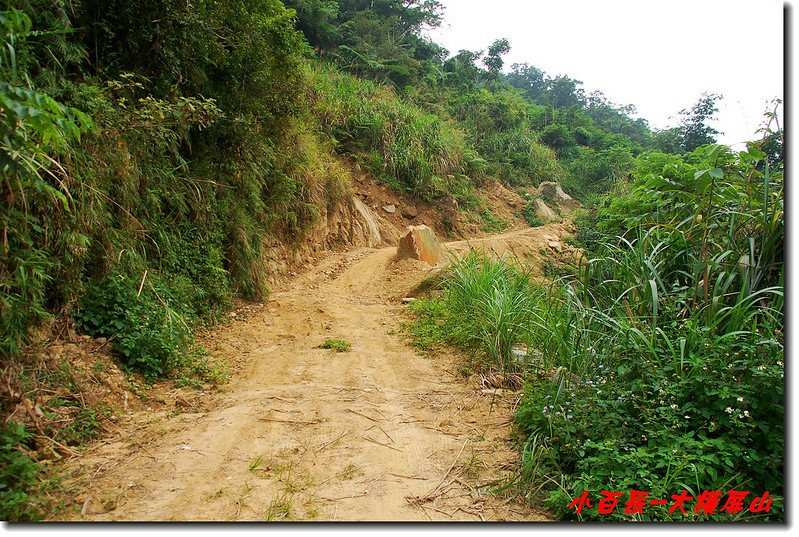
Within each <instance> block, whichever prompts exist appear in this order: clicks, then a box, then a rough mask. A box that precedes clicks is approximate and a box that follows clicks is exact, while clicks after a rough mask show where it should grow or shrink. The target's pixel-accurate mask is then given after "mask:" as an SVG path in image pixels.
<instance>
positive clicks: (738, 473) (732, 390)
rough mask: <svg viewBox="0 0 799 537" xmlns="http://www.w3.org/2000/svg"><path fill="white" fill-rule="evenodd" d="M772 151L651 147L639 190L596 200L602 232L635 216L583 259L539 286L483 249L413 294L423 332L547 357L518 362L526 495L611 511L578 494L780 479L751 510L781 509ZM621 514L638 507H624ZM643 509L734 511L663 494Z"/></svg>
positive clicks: (749, 485)
mask: <svg viewBox="0 0 799 537" xmlns="http://www.w3.org/2000/svg"><path fill="white" fill-rule="evenodd" d="M764 158H765V154H763V153H762V152H760V151H759V150H757V149H756V148H754V147H752V148H750V149H749V150H747V151H744V152H740V153H737V154H732V153H730V152H729V151H728V150H726V149H725V148H721V147H706V148H703V149H701V150H699V151H697V152H695V153H694V154H692V155H689V156H688V157H687V159H688V160H689V161H690V163H688V162H686V163H683V164H682V165H677V166H674V165H669V166H665V167H663V166H660V165H657V164H653V163H654V162H657V161H658V160H663V159H665V160H667V161H669V162H670V163H673V164H679V162H673V161H674V158H673V157H668V158H666V157H660V156H657V155H654V156H651V157H646V158H642V159H641V160H639V165H638V167H637V169H636V170H635V171H634V175H635V176H636V177H638V179H637V181H636V183H634V184H633V185H632V189H631V192H630V194H629V196H630V197H631V198H632V199H620V200H616V201H614V202H613V203H610V204H608V205H606V206H605V207H603V208H600V209H599V211H598V213H599V215H600V216H599V220H600V222H601V223H602V225H603V227H604V228H605V229H604V231H603V233H604V234H607V233H610V230H611V229H617V230H618V229H621V228H622V227H624V226H630V227H629V230H627V232H626V233H625V236H622V237H616V238H615V240H612V241H603V240H602V237H601V236H598V237H595V238H594V240H592V243H591V255H590V259H589V262H588V263H587V264H585V265H581V266H580V267H579V269H578V270H577V272H576V273H574V274H571V275H568V276H564V277H562V278H561V279H559V280H557V281H555V282H554V283H553V284H551V285H550V286H547V287H541V286H533V285H531V284H530V282H529V280H528V279H527V278H525V277H523V273H522V272H519V271H518V270H517V269H515V268H513V267H512V266H509V265H506V264H505V263H503V262H502V261H489V260H485V259H481V258H479V257H478V256H475V255H474V254H472V255H471V256H469V257H467V258H466V259H464V260H463V261H462V262H459V263H457V264H455V265H454V266H453V268H452V271H451V273H450V274H449V275H448V276H447V278H446V279H445V280H444V288H443V295H442V297H441V298H440V299H439V300H438V302H434V303H430V304H428V305H426V304H422V305H420V306H418V307H416V308H415V309H416V310H417V311H418V312H420V317H419V320H418V325H416V327H412V330H411V331H412V333H415V334H417V337H422V338H425V339H426V340H430V339H436V338H440V339H443V340H445V341H447V342H449V343H452V344H456V345H458V346H461V347H464V348H467V349H473V350H476V351H477V352H478V353H480V354H482V355H484V356H487V357H490V358H491V360H492V363H493V364H503V363H512V362H511V361H510V360H509V358H510V354H511V353H510V349H511V348H512V345H514V344H516V343H524V344H526V345H527V348H528V355H529V354H530V353H531V352H533V353H536V354H538V355H539V356H540V361H539V362H538V365H537V367H536V368H534V369H532V370H531V369H522V371H524V372H526V373H527V377H526V378H527V386H526V388H525V395H524V397H523V398H522V400H521V402H520V405H519V407H518V411H517V413H516V416H515V417H516V421H517V423H518V425H519V430H520V433H521V436H522V438H523V441H522V457H521V467H520V469H519V472H518V474H517V476H516V481H515V483H514V484H513V486H514V487H515V488H516V490H517V491H519V492H520V493H521V494H523V495H524V496H526V497H528V498H529V499H531V500H535V501H544V502H545V503H546V505H548V506H549V507H551V508H552V509H553V510H554V511H555V512H556V513H557V514H558V515H559V516H561V517H566V518H572V517H575V516H576V517H577V518H581V519H585V518H602V519H607V517H605V516H603V515H599V514H598V512H597V511H596V510H595V509H594V510H584V511H583V512H582V513H581V514H580V515H576V514H575V511H574V509H570V508H568V505H569V503H570V502H571V500H572V499H573V498H577V497H579V496H581V495H582V494H583V493H584V492H588V493H589V494H590V495H592V496H591V497H593V498H594V501H596V500H597V499H598V497H599V495H600V493H601V491H603V490H609V491H618V492H623V493H627V492H629V491H630V490H631V489H636V490H641V491H648V492H650V493H651V497H652V498H663V499H666V500H668V499H669V498H670V495H672V494H678V493H679V492H681V491H683V490H685V491H688V494H690V495H691V496H693V497H694V498H695V497H697V496H698V495H699V494H700V493H702V491H705V490H707V491H716V490H720V491H723V492H725V493H726V492H727V491H729V490H733V489H734V490H748V491H751V492H752V493H753V495H752V497H750V501H751V500H752V499H753V497H754V496H760V495H762V494H763V493H764V492H765V491H769V493H770V495H771V496H772V497H773V502H774V503H773V505H772V507H771V512H770V513H761V514H759V515H755V514H751V513H748V512H744V513H742V514H740V515H739V517H740V518H747V517H760V518H763V517H765V518H768V519H773V520H779V519H782V517H783V513H784V500H783V494H784V417H785V405H784V393H785V392H784V388H785V386H784V343H783V308H784V297H783V295H784V275H783V270H784V268H783V260H782V243H783V234H784V231H783V224H782V219H783V201H782V199H783V187H782V175H781V173H773V174H772V173H770V172H769V169H768V168H766V167H765V166H763V167H761V166H760V164H761V163H762V162H763V159H764ZM678 160H680V159H678ZM667 173H668V174H669V176H668V177H667V176H666V174H667ZM648 207H654V208H655V211H653V212H648V211H647V208H648ZM614 226H618V227H614ZM604 236H605V237H607V236H608V235H604ZM439 323H443V324H439ZM611 518H616V519H626V520H629V519H630V518H631V517H630V516H629V515H625V513H624V510H623V509H619V510H616V511H615V513H614V515H613V517H611ZM632 518H635V519H640V520H692V519H712V520H729V519H730V515H729V514H727V513H718V512H717V513H716V514H701V515H699V514H697V513H695V512H694V511H692V512H691V514H688V515H685V516H684V515H683V514H682V512H680V511H676V512H675V513H668V509H667V508H664V509H659V508H658V507H651V508H650V509H649V510H648V511H646V512H645V514H642V515H634V516H633V517H632Z"/></svg>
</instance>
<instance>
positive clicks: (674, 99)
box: [430, 0, 784, 145]
mask: <svg viewBox="0 0 799 537" xmlns="http://www.w3.org/2000/svg"><path fill="white" fill-rule="evenodd" d="M441 2H442V3H443V4H444V5H445V7H446V11H445V13H444V24H443V25H442V27H441V28H437V29H435V30H433V31H431V32H430V36H431V37H432V39H433V40H434V41H436V42H437V43H439V44H441V45H442V46H444V47H446V48H447V49H448V50H449V51H450V54H455V53H457V52H458V51H459V50H461V49H468V50H486V49H487V48H488V46H489V45H490V44H491V43H492V42H493V41H494V40H495V39H498V38H501V37H506V38H508V40H509V41H510V45H511V51H510V53H509V54H508V55H507V56H505V70H507V69H508V68H509V67H510V65H511V64H513V63H517V62H518V63H523V62H527V63H529V64H531V65H534V66H536V67H538V68H539V69H542V70H543V71H545V72H546V73H547V74H548V75H549V76H556V75H560V74H563V75H568V76H570V77H572V78H575V79H577V80H581V81H582V82H583V87H584V88H585V89H586V92H590V91H592V90H594V89H599V90H601V91H602V92H603V93H604V94H605V96H606V97H607V98H608V99H610V100H611V101H613V102H615V103H617V104H633V105H635V106H636V108H637V109H638V115H639V116H640V117H643V118H645V119H646V120H648V121H649V124H650V125H651V126H652V127H656V128H665V127H670V126H674V125H676V124H677V122H678V120H677V116H678V113H679V111H680V110H681V109H683V108H690V107H691V106H692V105H693V104H694V103H695V102H696V101H697V99H698V98H699V96H700V94H701V93H702V92H703V91H707V92H715V93H721V94H723V95H724V99H723V100H722V101H721V102H720V103H719V108H720V111H719V114H718V119H719V121H718V122H716V123H714V124H713V126H714V127H715V128H716V129H718V130H720V131H722V132H723V133H724V134H723V135H721V136H719V141H720V142H721V143H725V144H728V145H734V144H737V143H740V142H743V141H746V140H750V139H753V138H755V137H756V136H755V131H756V130H757V129H758V128H759V127H760V126H761V125H762V118H763V112H764V110H765V108H766V104H767V102H768V101H770V100H771V99H772V98H774V97H779V98H781V99H784V96H783V56H784V54H783V47H784V38H783V3H782V2H780V1H779V0H748V1H744V0H668V1H658V2H655V1H652V0H527V1H525V0H441Z"/></svg>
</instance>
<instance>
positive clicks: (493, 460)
mask: <svg viewBox="0 0 799 537" xmlns="http://www.w3.org/2000/svg"><path fill="white" fill-rule="evenodd" d="M569 233H570V231H569V229H568V228H567V226H565V225H562V224H553V225H551V226H545V227H542V228H534V229H530V228H528V229H526V230H517V231H512V232H509V233H505V234H502V235H498V236H495V237H491V238H483V239H476V240H470V241H462V242H456V243H449V244H448V245H446V246H447V249H448V250H449V251H450V252H451V254H452V255H453V256H461V255H464V254H465V253H466V252H467V251H469V250H470V249H482V250H484V251H489V252H493V253H494V254H496V255H504V253H507V254H509V255H510V254H513V255H518V256H520V257H529V256H537V255H539V253H538V250H539V249H542V248H543V249H549V250H551V251H552V252H555V251H557V250H558V248H560V249H561V250H565V247H566V245H565V244H563V242H562V240H563V238H564V237H567V236H569ZM556 242H557V243H558V244H559V245H560V246H559V247H556V246H555V243H556ZM395 251H396V249H395V248H390V247H389V248H381V249H371V248H362V249H359V250H356V251H353V252H344V253H338V254H332V255H329V256H328V257H327V258H326V259H324V260H322V261H321V262H318V263H316V264H313V265H312V266H310V267H309V268H308V269H306V270H304V271H302V272H300V273H298V274H297V275H296V277H295V278H294V279H293V280H292V281H290V282H285V283H284V284H282V285H281V286H280V287H278V288H277V289H276V291H275V292H274V293H273V294H272V296H271V297H270V300H269V302H268V303H267V304H264V305H263V307H257V306H247V308H248V309H246V311H243V310H242V311H241V313H237V314H236V316H235V317H234V318H233V319H232V321H233V322H231V323H230V324H229V325H227V326H223V327H219V328H218V329H216V330H214V331H212V332H211V333H210V334H208V335H207V338H206V339H207V342H208V343H207V347H208V348H209V350H210V351H211V352H212V353H214V354H215V355H216V356H218V357H220V358H221V359H223V360H225V361H226V362H227V363H229V364H230V367H231V369H232V377H231V379H230V382H229V383H228V384H227V385H226V386H225V387H224V388H223V389H222V390H220V391H219V392H217V393H213V392H208V393H205V394H201V395H198V396H197V397H199V398H201V402H199V403H198V404H188V405H174V406H166V407H162V408H153V407H150V408H146V407H144V408H142V407H138V408H133V407H128V409H127V412H125V413H124V414H123V417H122V418H121V419H119V420H118V422H117V424H116V426H115V427H116V429H118V430H117V431H116V433H115V434H113V435H109V436H108V437H106V438H105V439H104V440H103V441H101V442H96V443H95V444H93V445H92V446H91V447H90V448H89V449H88V451H87V452H86V453H84V454H82V455H81V456H80V457H74V458H72V459H71V460H69V461H68V462H66V463H65V464H64V465H63V467H62V469H61V472H62V473H63V474H64V475H66V476H69V478H68V479H67V482H66V483H67V487H68V489H69V490H71V491H72V492H71V498H69V499H68V501H67V502H66V503H67V504H68V507H69V510H68V514H67V515H57V516H56V515H54V516H52V519H53V520H56V519H58V520H63V519H69V520H90V521H117V520H137V521H171V520H180V521H186V520H206V521H210V520H213V521H228V520H250V521H263V520H284V519H289V520H323V521H333V520H353V521H355V520H378V521H395V520H416V521H427V520H440V521H453V520H456V521H467V520H475V521H479V520H505V521H530V520H533V521H542V520H548V519H549V517H548V516H547V514H546V513H545V512H544V511H539V510H534V509H530V508H529V507H525V506H522V505H520V504H517V503H515V502H514V501H505V500H503V499H502V498H501V497H498V496H495V495H492V494H490V490H491V489H492V484H494V483H496V482H497V480H501V479H503V478H506V477H508V476H509V475H510V473H511V472H512V470H513V469H514V467H515V464H516V461H517V457H518V451H517V448H516V447H515V446H514V445H513V443H512V442H511V438H510V434H511V417H512V411H513V409H514V407H515V405H516V404H517V403H518V399H519V397H520V394H519V393H518V392H514V391H509V390H485V389H484V388H485V387H484V386H482V385H481V384H480V383H479V381H478V380H477V379H475V378H471V379H464V378H463V377H462V376H461V375H460V373H459V372H458V368H459V366H460V365H461V361H460V359H459V358H458V357H457V356H454V355H450V354H446V353H445V354H439V355H428V356H424V355H420V354H419V353H418V352H416V351H415V350H414V348H413V347H412V346H411V344H410V341H408V338H407V337H406V336H405V335H404V333H403V331H402V323H403V322H405V321H407V320H409V319H410V314H409V312H408V309H407V306H406V305H404V304H403V302H402V298H403V297H405V296H407V293H408V292H409V290H411V289H413V288H414V287H415V286H417V285H418V284H419V282H421V281H422V280H423V279H424V278H425V277H427V276H429V275H430V274H431V268H430V267H429V266H428V265H427V264H425V263H422V262H419V261H415V260H411V259H405V260H401V261H397V260H395V258H394V257H395ZM327 338H338V339H344V340H346V341H348V342H349V343H350V344H351V347H352V348H351V350H350V351H349V352H338V353H337V352H335V351H333V350H329V349H322V348H320V345H321V344H322V343H323V342H324V341H325V340H326V339H327Z"/></svg>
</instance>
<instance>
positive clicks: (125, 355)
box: [73, 273, 191, 378]
mask: <svg viewBox="0 0 799 537" xmlns="http://www.w3.org/2000/svg"><path fill="white" fill-rule="evenodd" d="M148 278H149V280H148ZM139 288H141V291H139V290H138V289H139ZM170 293H171V291H170V289H169V288H168V287H165V286H164V285H163V283H162V281H161V280H160V278H158V277H157V276H156V277H153V276H149V275H145V277H143V278H141V280H140V281H137V280H134V279H133V278H131V277H130V276H127V275H125V274H121V273H111V274H109V275H108V276H106V277H105V278H103V280H101V281H100V282H99V283H96V284H94V283H91V284H89V285H88V286H87V288H86V294H85V295H84V296H83V298H82V300H81V302H80V305H79V308H78V310H77V311H76V312H75V313H74V314H73V316H74V317H75V320H76V321H77V322H78V324H79V325H80V326H81V328H82V329H83V330H85V331H86V332H87V333H88V334H90V335H92V336H95V337H105V338H112V337H113V338H115V341H114V349H115V350H116V351H117V352H118V353H119V354H120V355H121V356H122V360H123V362H124V363H125V364H126V365H127V366H128V367H130V368H132V369H135V370H137V371H140V372H141V373H142V374H144V375H145V376H146V377H148V378H155V377H159V376H167V375H169V374H171V373H172V372H173V371H174V370H175V369H176V368H178V367H179V366H180V365H181V364H182V363H183V362H184V360H185V357H186V356H187V354H188V351H189V343H190V341H191V331H190V328H189V325H188V324H187V318H188V317H189V315H190V310H188V309H187V308H186V306H185V305H181V304H180V302H179V301H170Z"/></svg>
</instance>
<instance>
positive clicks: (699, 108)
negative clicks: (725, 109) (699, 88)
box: [680, 93, 723, 153]
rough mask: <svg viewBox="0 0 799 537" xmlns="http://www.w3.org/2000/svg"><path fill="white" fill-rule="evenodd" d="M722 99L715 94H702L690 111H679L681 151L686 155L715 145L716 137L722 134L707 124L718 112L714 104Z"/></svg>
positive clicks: (721, 96)
mask: <svg viewBox="0 0 799 537" xmlns="http://www.w3.org/2000/svg"><path fill="white" fill-rule="evenodd" d="M722 98H723V95H720V94H717V93H702V96H701V97H699V100H698V101H697V102H696V104H694V105H693V106H692V107H691V108H690V109H683V110H680V115H681V116H682V121H681V124H680V128H681V131H682V133H681V134H682V144H681V145H682V149H683V151H685V152H686V153H687V152H690V151H693V150H694V149H696V148H697V147H699V146H701V145H705V144H713V143H716V136H717V135H719V134H722V133H721V132H719V131H718V130H716V129H714V128H713V127H711V126H710V125H708V122H710V121H713V120H715V119H716V118H715V116H716V114H717V113H718V111H719V109H718V106H717V105H716V102H717V101H719V100H721V99H722Z"/></svg>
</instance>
